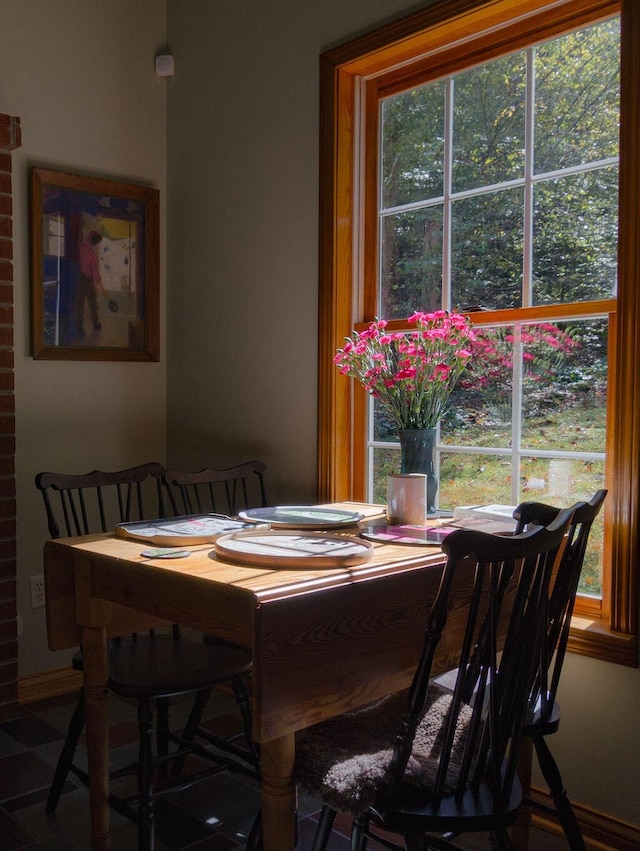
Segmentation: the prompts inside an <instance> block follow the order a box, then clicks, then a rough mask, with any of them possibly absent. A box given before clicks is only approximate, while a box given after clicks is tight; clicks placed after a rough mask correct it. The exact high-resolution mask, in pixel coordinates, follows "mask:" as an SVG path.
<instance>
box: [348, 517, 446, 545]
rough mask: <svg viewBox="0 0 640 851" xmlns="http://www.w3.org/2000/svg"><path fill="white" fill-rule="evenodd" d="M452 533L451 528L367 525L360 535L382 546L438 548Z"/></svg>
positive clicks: (407, 524)
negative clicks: (405, 545) (406, 545)
mask: <svg viewBox="0 0 640 851" xmlns="http://www.w3.org/2000/svg"><path fill="white" fill-rule="evenodd" d="M452 532H455V528H454V527H453V526H424V525H412V524H409V523H406V524H394V523H387V524H380V523H369V524H367V525H366V526H363V528H362V531H361V532H360V534H361V535H362V537H363V538H366V539H367V540H369V541H378V542H380V543H383V544H410V545H413V546H423V547H424V546H428V547H438V546H440V544H441V543H442V542H443V541H444V539H445V538H446V537H447V535H450V534H451V533H452Z"/></svg>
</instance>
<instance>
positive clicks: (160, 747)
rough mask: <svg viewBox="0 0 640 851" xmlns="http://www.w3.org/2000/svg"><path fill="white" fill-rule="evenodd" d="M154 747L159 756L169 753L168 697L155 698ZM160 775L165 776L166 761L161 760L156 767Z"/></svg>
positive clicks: (163, 777)
mask: <svg viewBox="0 0 640 851" xmlns="http://www.w3.org/2000/svg"><path fill="white" fill-rule="evenodd" d="M156 749H157V753H158V756H159V757H166V756H167V754H168V753H169V698H167V697H159V698H157V699H156ZM158 771H159V774H160V777H162V779H163V780H164V779H165V778H166V776H167V763H166V761H165V762H161V763H160V765H159V768H158Z"/></svg>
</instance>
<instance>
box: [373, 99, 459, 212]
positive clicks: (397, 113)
mask: <svg viewBox="0 0 640 851" xmlns="http://www.w3.org/2000/svg"><path fill="white" fill-rule="evenodd" d="M381 127H382V207H383V208H384V209H388V208H389V207H397V206H399V205H400V204H409V203H411V202H413V201H425V200H427V199H429V198H440V197H441V196H442V195H443V192H444V189H443V180H444V177H443V176H444V83H442V82H440V83H432V84H430V85H426V86H421V87H420V88H418V89H413V91H410V92H403V93H402V94H400V95H397V96H395V97H393V98H389V99H388V100H385V101H383V103H382V115H381Z"/></svg>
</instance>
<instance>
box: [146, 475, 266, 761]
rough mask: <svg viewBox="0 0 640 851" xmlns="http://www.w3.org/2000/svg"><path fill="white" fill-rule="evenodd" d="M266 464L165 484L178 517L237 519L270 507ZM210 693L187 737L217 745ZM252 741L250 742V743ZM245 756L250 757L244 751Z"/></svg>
mask: <svg viewBox="0 0 640 851" xmlns="http://www.w3.org/2000/svg"><path fill="white" fill-rule="evenodd" d="M266 469H267V468H266V465H265V464H264V462H263V461H246V462H244V463H243V464H237V465H236V466H234V467H226V468H225V469H221V470H211V469H205V470H200V471H199V472H196V473H191V472H184V471H182V470H167V471H166V472H165V474H164V476H163V480H164V484H165V486H166V489H167V494H168V497H169V500H170V504H171V508H172V511H173V513H174V515H185V514H203V513H208V512H213V513H215V514H225V515H229V516H233V515H235V514H237V513H238V511H242V510H243V509H246V508H260V507H265V506H267V505H268V504H269V503H268V500H267V490H266V484H265V473H266ZM204 641H205V643H206V644H210V645H215V646H218V647H224V646H226V647H234V646H237V645H234V644H233V643H232V642H228V641H225V640H224V639H221V638H219V637H218V636H214V635H205V636H204ZM208 698H209V694H208V693H206V692H203V693H202V694H200V695H199V696H198V699H197V700H196V702H195V703H194V707H193V710H192V712H191V714H190V716H189V718H188V720H187V723H186V726H185V728H184V731H183V737H184V738H185V739H187V740H189V741H193V740H204V742H205V743H209V744H212V745H214V746H217V744H218V742H217V741H216V737H215V736H213V734H212V733H211V732H210V731H209V730H207V729H206V728H205V727H203V726H202V724H201V718H202V713H203V712H204V708H205V706H206V703H207V700H208ZM249 741H250V740H249ZM243 755H244V756H245V757H246V754H245V753H244V751H243ZM249 759H250V761H251V762H252V763H253V764H254V765H256V766H258V763H259V759H258V753H257V749H256V748H255V746H254V745H253V743H251V745H250V754H249ZM181 769H182V760H180V759H178V760H176V761H175V763H174V772H175V773H179V772H180V770H181Z"/></svg>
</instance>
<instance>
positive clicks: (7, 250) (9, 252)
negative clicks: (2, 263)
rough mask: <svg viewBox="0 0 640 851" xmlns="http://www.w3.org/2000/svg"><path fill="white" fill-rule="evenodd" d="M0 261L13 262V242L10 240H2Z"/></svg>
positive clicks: (0, 243) (0, 241)
mask: <svg viewBox="0 0 640 851" xmlns="http://www.w3.org/2000/svg"><path fill="white" fill-rule="evenodd" d="M0 259H3V260H13V242H12V241H11V240H10V239H0Z"/></svg>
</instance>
